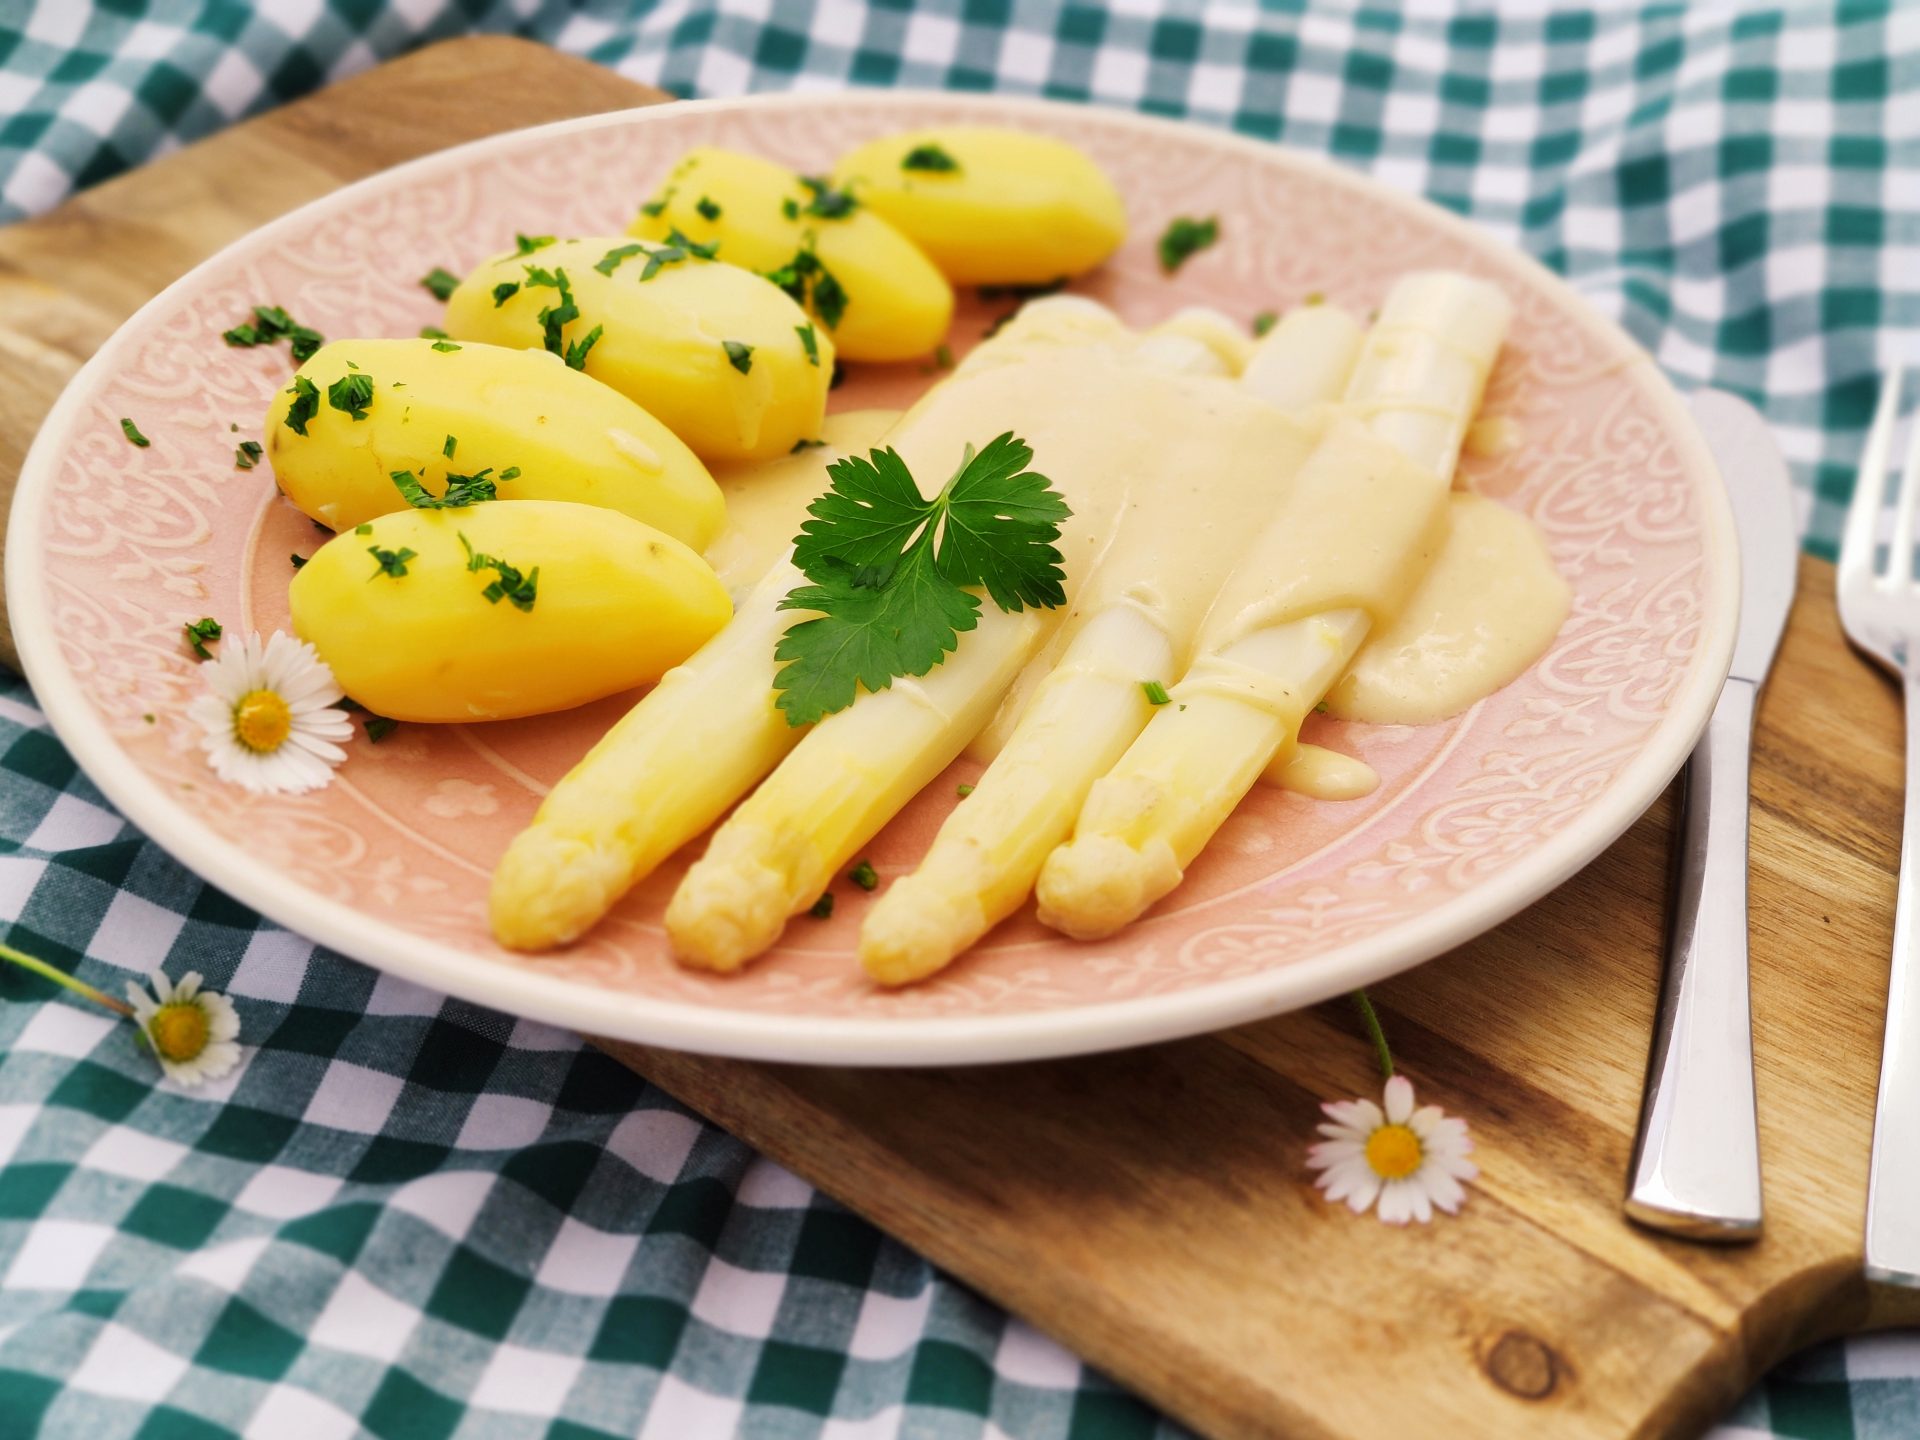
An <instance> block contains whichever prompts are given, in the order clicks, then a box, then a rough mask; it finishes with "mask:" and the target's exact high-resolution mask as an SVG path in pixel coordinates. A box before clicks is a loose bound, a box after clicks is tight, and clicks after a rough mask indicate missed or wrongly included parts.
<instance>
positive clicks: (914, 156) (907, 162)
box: [900, 145, 960, 173]
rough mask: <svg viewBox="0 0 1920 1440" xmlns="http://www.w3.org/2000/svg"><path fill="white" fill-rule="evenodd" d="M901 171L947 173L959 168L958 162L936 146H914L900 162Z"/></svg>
mask: <svg viewBox="0 0 1920 1440" xmlns="http://www.w3.org/2000/svg"><path fill="white" fill-rule="evenodd" d="M900 168H901V169H902V170H930V171H936V172H941V173H948V172H952V171H954V170H958V169H959V168H960V162H959V161H958V160H956V159H954V158H953V156H951V155H949V154H948V153H947V152H946V151H945V150H943V149H941V148H940V147H939V146H938V145H916V146H914V147H913V149H911V150H909V151H908V152H907V153H906V157H905V158H904V159H903V160H901V162H900Z"/></svg>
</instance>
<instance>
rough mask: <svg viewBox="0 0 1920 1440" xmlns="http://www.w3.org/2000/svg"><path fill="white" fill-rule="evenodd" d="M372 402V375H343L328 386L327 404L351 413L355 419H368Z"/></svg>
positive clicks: (342, 411)
mask: <svg viewBox="0 0 1920 1440" xmlns="http://www.w3.org/2000/svg"><path fill="white" fill-rule="evenodd" d="M372 403H373V377H372V376H371V375H342V376H341V377H340V378H339V379H338V380H336V381H334V382H333V383H332V384H331V385H329V386H327V404H329V405H331V406H332V407H333V408H334V409H336V410H338V411H340V412H341V413H343V414H346V415H351V416H352V417H353V418H354V419H355V420H364V419H366V418H367V407H368V406H369V405H371V404H372Z"/></svg>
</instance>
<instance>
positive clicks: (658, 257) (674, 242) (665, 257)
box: [594, 227, 720, 284]
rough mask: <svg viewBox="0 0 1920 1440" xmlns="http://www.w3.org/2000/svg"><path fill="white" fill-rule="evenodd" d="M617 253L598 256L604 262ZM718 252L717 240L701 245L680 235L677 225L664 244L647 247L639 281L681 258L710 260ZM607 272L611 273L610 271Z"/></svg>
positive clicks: (674, 263) (649, 278) (668, 233)
mask: <svg viewBox="0 0 1920 1440" xmlns="http://www.w3.org/2000/svg"><path fill="white" fill-rule="evenodd" d="M621 248H622V249H625V248H627V247H625V246H622V247H621ZM642 248H645V247H642ZM619 253H620V252H619V251H617V250H609V251H608V252H607V253H606V254H605V255H603V256H601V257H600V258H601V263H602V264H604V263H605V262H606V261H608V260H611V259H613V257H614V256H615V255H618V254H619ZM719 253H720V242H719V241H718V240H710V241H708V242H707V243H706V244H704V245H702V244H701V243H700V242H699V241H697V240H689V239H688V238H687V237H686V236H685V235H682V234H681V233H680V231H679V229H678V227H676V228H674V229H672V230H669V231H668V232H667V239H666V243H665V244H663V245H655V246H653V247H651V248H647V263H646V265H645V266H643V267H642V268H641V271H640V280H641V283H643V284H644V283H645V282H646V281H648V280H651V279H653V277H654V276H656V275H658V274H659V273H660V272H661V271H662V270H664V269H665V268H666V267H667V266H669V265H678V264H679V263H680V262H681V261H682V260H686V259H689V258H691V259H695V260H711V259H713V257H714V256H715V255H718V254H719ZM623 258H624V257H623ZM619 263H620V262H619V261H618V260H614V264H616V265H617V264H619ZM594 268H595V269H596V270H597V269H599V266H598V265H596V266H595V267H594ZM607 273H611V271H609V272H607Z"/></svg>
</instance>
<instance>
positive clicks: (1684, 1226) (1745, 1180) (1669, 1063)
mask: <svg viewBox="0 0 1920 1440" xmlns="http://www.w3.org/2000/svg"><path fill="white" fill-rule="evenodd" d="M1692 408H1693V418H1694V420H1695V422H1696V423H1697V424H1698V425H1699V426H1700V433H1701V434H1702V435H1703V436H1705V438H1706V441H1707V446H1708V448H1709V449H1710V450H1711V451H1712V452H1713V458H1714V461H1715V463H1716V464H1717V465H1718V467H1719V470H1720V478H1721V480H1722V482H1723V483H1724V484H1725V485H1726V487H1727V494H1728V496H1729V498H1730V499H1731V500H1732V502H1733V520H1734V528H1735V530H1736V531H1737V532H1738V533H1739V537H1740V630H1739V633H1738V635H1737V636H1736V638H1735V640H1734V646H1733V670H1732V673H1731V674H1729V675H1728V677H1727V683H1726V686H1725V688H1724V689H1722V690H1721V692H1720V700H1719V703H1718V704H1716V705H1715V706H1714V708H1713V716H1712V718H1711V719H1710V720H1708V722H1707V729H1706V733H1705V734H1704V735H1703V736H1702V737H1701V739H1700V744H1699V745H1698V747H1696V748H1695V750H1694V752H1693V755H1692V757H1691V758H1690V759H1689V760H1688V761H1687V769H1686V782H1685V787H1684V791H1683V794H1682V799H1681V812H1682V813H1681V825H1680V843H1679V849H1678V853H1677V856H1676V866H1675V876H1676V878H1675V883H1674V889H1673V906H1674V908H1673V923H1672V928H1671V931H1670V934H1669V937H1668V945H1667V961H1666V971H1665V974H1664V975H1663V976H1662V977H1661V982H1660V1008H1659V1011H1658V1014H1657V1015H1656V1017H1655V1020H1654V1029H1653V1047H1652V1050H1651V1052H1650V1054H1649V1055H1648V1057H1647V1085H1646V1093H1645V1095H1644V1096H1643V1097H1642V1099H1641V1108H1640V1133H1639V1135H1638V1137H1637V1138H1636V1139H1635V1141H1634V1145H1633V1169H1632V1173H1631V1175H1630V1178H1629V1181H1628V1187H1627V1201H1626V1212H1627V1215H1628V1217H1629V1218H1630V1219H1633V1220H1636V1221H1638V1222H1639V1223H1640V1224H1642V1225H1646V1226H1649V1227H1651V1228H1653V1229H1655V1230H1663V1231H1666V1232H1667V1233H1669V1234H1672V1235H1679V1236H1684V1237H1686V1238H1688V1239H1693V1240H1715V1241H1738V1240H1752V1239H1754V1238H1756V1237H1757V1236H1758V1235H1759V1234H1760V1218H1761V1205H1760V1127H1759V1117H1758V1114H1757V1112H1756V1110H1755V1108H1754V1100H1753V1029H1752V1023H1751V1018H1750V1012H1749V1008H1748V1002H1747V803H1748V792H1747V783H1748V759H1749V753H1750V750H1751V746H1752V742H1753V719H1754V709H1755V704H1756V702H1757V701H1758V699H1759V695H1760V686H1761V684H1762V682H1763V681H1765V679H1766V678H1767V671H1768V670H1769V669H1771V668H1772V666H1773V656H1774V651H1775V650H1777V649H1778V648H1779V645H1780V634H1781V632H1782V631H1783V630H1785V629H1786V625H1787V611H1788V610H1789V609H1791V608H1792V605H1793V590H1794V583H1795V580H1796V578H1797V567H1798V564H1799V538H1798V533H1797V527H1796V526H1795V524H1794V518H1793V487H1792V482H1791V481H1790V480H1789V479H1788V477H1787V467H1786V464H1785V463H1784V462H1783V461H1782V460H1781V458H1780V452H1779V451H1778V450H1776V449H1775V448H1774V444H1773V439H1772V437H1771V436H1770V435H1769V434H1768V433H1767V427H1766V422H1765V421H1763V420H1762V419H1761V418H1760V416H1759V415H1758V414H1757V413H1756V412H1755V411H1754V409H1753V407H1752V406H1750V405H1748V404H1747V403H1746V402H1745V401H1743V400H1739V399H1736V398H1735V397H1734V396H1732V395H1728V394H1725V393H1723V392H1720V391H1717V390H1702V391H1700V392H1699V393H1697V394H1696V395H1695V396H1694V397H1693V405H1692Z"/></svg>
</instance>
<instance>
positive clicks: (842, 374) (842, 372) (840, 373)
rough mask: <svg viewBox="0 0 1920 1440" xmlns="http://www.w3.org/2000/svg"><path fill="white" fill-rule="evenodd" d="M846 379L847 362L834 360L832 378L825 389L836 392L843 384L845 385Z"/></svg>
mask: <svg viewBox="0 0 1920 1440" xmlns="http://www.w3.org/2000/svg"><path fill="white" fill-rule="evenodd" d="M846 379H847V362H846V361H844V360H840V359H835V360H834V362H833V378H832V379H830V380H828V381H827V389H829V390H838V389H839V388H840V387H841V386H842V385H843V384H845V383H846Z"/></svg>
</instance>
